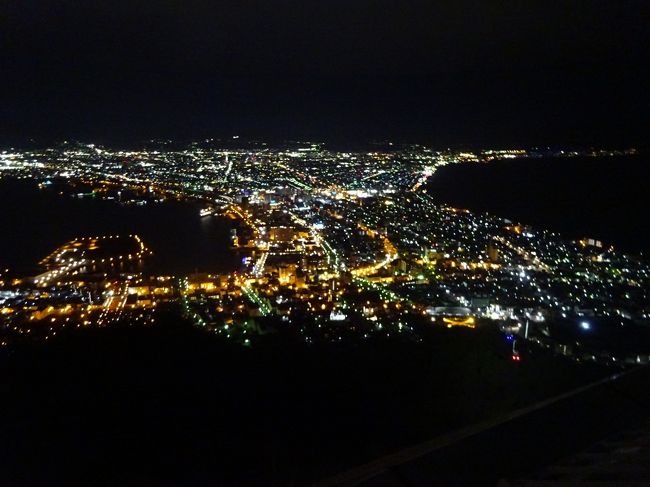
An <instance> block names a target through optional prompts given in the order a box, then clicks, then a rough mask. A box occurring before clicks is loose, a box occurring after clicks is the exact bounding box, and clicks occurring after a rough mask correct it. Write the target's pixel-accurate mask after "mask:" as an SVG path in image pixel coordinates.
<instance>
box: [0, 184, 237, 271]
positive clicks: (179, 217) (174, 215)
mask: <svg viewBox="0 0 650 487" xmlns="http://www.w3.org/2000/svg"><path fill="white" fill-rule="evenodd" d="M229 230H230V225H229V222H228V221H226V220H222V219H219V218H216V217H208V218H201V217H199V214H198V206H197V205H195V204H191V203H164V204H148V205H146V206H121V205H119V204H117V203H115V202H111V201H102V200H94V199H76V198H71V197H70V196H60V195H58V194H57V193H55V192H54V191H49V190H39V189H38V187H37V186H36V183H34V182H27V181H14V180H3V181H0V267H2V268H7V267H8V268H10V269H13V270H28V269H31V268H32V267H33V265H34V264H36V263H37V262H38V261H39V260H40V259H42V258H43V257H45V256H46V255H47V254H49V253H50V252H51V251H52V250H53V249H54V248H56V247H58V246H59V245H61V244H62V243H64V242H66V241H68V240H72V239H74V238H76V237H83V236H93V235H103V234H108V235H111V234H131V233H137V234H138V235H140V236H141V237H142V239H143V240H144V242H145V244H146V245H147V247H149V248H150V249H151V250H153V251H154V256H153V257H149V258H148V259H147V268H149V269H155V271H156V272H161V273H178V274H184V273H190V272H194V271H195V270H198V271H202V272H219V271H230V270H233V269H235V268H237V267H238V265H239V259H238V257H237V256H236V255H235V254H234V253H233V252H232V251H231V250H230V248H229V240H228V236H229Z"/></svg>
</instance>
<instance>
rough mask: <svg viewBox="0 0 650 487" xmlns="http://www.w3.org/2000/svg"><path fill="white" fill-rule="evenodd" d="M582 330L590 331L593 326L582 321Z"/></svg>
mask: <svg viewBox="0 0 650 487" xmlns="http://www.w3.org/2000/svg"><path fill="white" fill-rule="evenodd" d="M580 328H582V329H583V330H590V329H591V325H590V324H589V323H588V322H587V321H581V322H580Z"/></svg>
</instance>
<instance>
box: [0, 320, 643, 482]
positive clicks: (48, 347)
mask: <svg viewBox="0 0 650 487" xmlns="http://www.w3.org/2000/svg"><path fill="white" fill-rule="evenodd" d="M266 338H268V340H266V341H264V340H258V341H257V342H256V345H255V346H254V347H252V348H250V349H248V348H242V347H241V346H238V345H235V344H233V343H231V342H226V341H223V340H222V341H220V340H218V339H217V338H216V337H211V336H209V335H207V334H205V333H204V332H203V330H199V329H195V328H191V327H190V325H185V324H176V325H175V324H174V323H167V324H164V323H161V324H157V325H156V326H153V327H149V328H142V327H125V328H115V327H113V328H111V327H106V328H101V329H92V328H88V329H86V330H84V331H80V332H74V333H69V334H57V336H56V339H53V340H51V341H49V342H48V343H46V344H41V345H35V344H31V345H25V346H24V347H18V348H12V349H4V351H3V355H2V356H1V357H0V373H1V374H2V377H3V381H2V384H1V385H0V387H1V390H0V393H1V395H2V397H3V401H2V403H1V404H0V408H1V411H0V436H1V437H2V438H3V440H2V444H1V446H0V448H1V451H0V463H1V464H2V465H1V466H2V469H1V470H0V484H2V485H21V486H23V485H45V484H47V485H66V486H68V485H157V486H159V485H188V484H190V485H197V484H199V485H238V486H239V485H307V484H309V483H311V482H315V481H318V480H319V479H324V478H328V477H330V476H332V475H335V474H336V473H337V472H342V471H346V470H347V469H350V468H353V467H354V466H355V465H362V464H365V463H367V462H369V461H371V460H372V459H374V458H379V457H383V456H384V455H387V454H389V453H391V452H394V451H399V450H400V449H403V448H407V447H408V446H409V445H413V444H419V443H422V442H424V441H426V440H427V439H430V438H435V437H438V436H439V435H441V434H445V433H447V432H449V431H454V430H456V429H458V428H461V427H463V426H466V425H470V424H475V423H478V422H481V421H486V420H488V419H490V418H495V417H499V416H501V415H503V414H504V413H506V412H508V411H513V410H517V409H520V408H522V407H525V406H527V405H530V404H534V403H537V402H539V401H542V400H544V399H545V398H548V397H552V396H555V395H558V394H561V393H563V392H566V391H570V390H573V389H575V388H577V387H580V386H581V385H584V384H587V383H590V382H593V381H595V380H598V379H600V378H602V377H604V376H605V375H608V374H610V373H611V369H607V368H604V367H603V366H601V365H598V364H593V363H582V364H579V363H576V362H574V361H572V360H569V359H567V358H565V357H563V356H555V355H553V354H552V353H551V352H549V351H547V350H539V351H535V352H532V351H531V352H530V353H527V354H526V356H525V357H524V360H522V361H521V362H513V361H512V360H511V350H510V345H509V344H508V342H506V340H504V339H503V335H502V334H500V333H499V332H498V331H497V330H496V329H495V330H491V329H489V328H477V329H475V330H469V329H457V328H452V329H447V328H443V327H438V328H431V329H430V330H429V332H427V333H426V334H425V336H424V339H423V341H422V342H413V341H402V340H399V339H395V340H392V339H391V340H381V339H377V340H370V341H363V342H361V341H356V342H355V341H353V340H350V341H346V342H344V343H340V344H323V345H312V346H307V345H305V344H304V343H299V342H295V341H291V339H290V337H285V336H283V335H281V334H280V335H275V336H268V337H266ZM562 404H563V403H562ZM603 404H606V403H603ZM606 410H607V409H606ZM620 411H621V416H620V417H618V418H615V420H614V421H612V422H611V425H612V426H613V425H615V421H617V420H623V419H625V420H627V419H629V418H631V417H633V416H632V415H631V414H629V415H626V414H625V413H626V412H627V411H626V410H625V409H624V408H621V409H620ZM632 412H634V411H632ZM581 414H588V413H583V412H581V411H580V409H576V408H566V410H564V411H563V412H560V413H558V415H557V416H558V418H561V417H562V416H567V417H566V418H565V419H564V421H565V423H570V422H573V421H575V417H576V416H578V415H581ZM551 419H553V421H555V419H556V418H555V415H553V416H551ZM596 419H598V418H596ZM548 421H550V420H548ZM608 421H609V420H608ZM575 422H576V424H577V425H579V424H580V423H579V422H578V421H575ZM542 425H543V427H544V433H545V434H548V435H550V432H551V431H552V429H551V426H547V425H545V424H544V423H542ZM609 425H610V424H609V423H608V424H607V426H609ZM586 431H587V430H585V431H582V430H578V433H577V438H580V439H585V438H586V437H587V435H586ZM514 434H515V435H519V436H517V438H518V440H517V441H511V440H508V441H504V442H502V443H500V445H501V446H502V447H503V448H504V450H505V451H506V452H517V451H518V450H520V449H521V450H522V451H524V449H525V448H535V449H538V450H540V452H541V453H540V454H544V452H545V451H546V450H545V447H544V446H543V445H544V443H543V440H544V438H545V437H544V436H540V437H539V438H537V437H535V436H534V435H535V434H536V432H535V429H534V428H529V429H528V430H526V429H523V430H520V429H515V430H514ZM574 434H576V432H575V426H572V428H568V429H564V430H562V431H560V433H559V434H558V435H559V436H558V438H561V441H562V442H570V441H571V438H572V435H574ZM497 438H498V437H497ZM504 438H505V437H504ZM492 441H493V440H492V439H489V440H486V441H485V442H484V443H482V444H480V445H477V446H475V447H472V448H470V447H467V448H466V449H464V450H461V451H459V453H458V457H455V461H456V462H457V463H456V465H461V466H462V470H464V469H466V467H467V466H468V465H475V468H476V469H477V471H479V472H480V471H481V469H482V468H487V467H490V466H492V464H491V463H490V462H489V461H488V460H487V456H486V455H489V454H490V452H489V450H490V449H492V448H493V446H492V445H490V442H492ZM558 441H560V440H559V439H558ZM463 452H466V453H463ZM507 458H508V456H507V455H506V458H505V459H507ZM505 459H504V461H505ZM484 462H486V463H485V465H484V466H483V467H481V465H483V463H484ZM449 463H450V465H451V464H452V463H451V461H450V462H449ZM513 464H514V465H517V463H516V462H514V463H513ZM497 471H498V470H495V472H497ZM449 473H450V474H452V473H454V470H453V469H451V470H450V471H449Z"/></svg>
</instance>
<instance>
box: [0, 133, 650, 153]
mask: <svg viewBox="0 0 650 487" xmlns="http://www.w3.org/2000/svg"><path fill="white" fill-rule="evenodd" d="M10 139H11V141H10V142H9V141H1V142H0V149H2V150H7V149H26V148H29V149H46V148H52V147H56V146H60V145H64V144H71V145H97V146H101V147H106V148H111V149H115V150H119V149H133V148H135V147H140V148H142V147H143V146H146V145H149V144H171V145H177V146H189V145H192V144H208V145H209V144H219V143H221V144H224V145H226V144H227V145H229V146H231V147H235V146H236V145H237V143H240V144H242V145H245V144H254V143H260V144H267V145H269V146H270V148H279V147H278V146H282V145H291V144H320V145H323V146H325V148H326V149H329V150H346V149H347V150H363V149H367V148H370V147H372V146H386V147H385V148H384V149H385V150H390V149H391V148H392V149H393V150H395V149H400V148H404V147H413V146H421V147H423V148H426V149H430V150H434V151H440V152H444V151H459V150H471V151H486V150H529V151H534V150H545V151H562V150H570V151H588V150H598V151H608V150H610V151H622V152H625V151H634V152H636V153H645V152H648V147H647V146H646V145H639V144H635V145H631V144H621V143H603V144H593V143H586V144H580V143H561V142H558V143H551V144H549V143H543V144H515V143H496V144H495V145H485V144H482V143H453V144H436V143H432V142H430V141H429V142H428V141H425V140H423V139H424V137H396V138H394V139H393V138H389V137H376V138H375V137H368V138H359V140H353V138H352V137H350V138H342V137H327V136H319V137H316V136H314V137H307V136H304V137H280V136H273V135H267V136H255V135H223V134H221V135H215V136H209V137H208V136H205V137H188V136H181V137H166V136H159V137H137V138H132V139H130V140H129V139H128V138H126V137H117V138H106V137H96V138H92V137H70V138H63V137H59V136H56V137H54V136H52V137H50V136H36V137H11V138H10ZM111 139H112V140H111ZM241 148H245V147H241Z"/></svg>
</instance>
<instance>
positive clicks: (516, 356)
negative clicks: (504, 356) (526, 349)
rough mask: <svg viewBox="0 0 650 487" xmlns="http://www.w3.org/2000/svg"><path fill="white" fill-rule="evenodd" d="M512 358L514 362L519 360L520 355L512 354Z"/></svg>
mask: <svg viewBox="0 0 650 487" xmlns="http://www.w3.org/2000/svg"><path fill="white" fill-rule="evenodd" d="M512 360H514V361H515V362H519V361H520V360H521V357H520V356H519V355H513V356H512Z"/></svg>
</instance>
